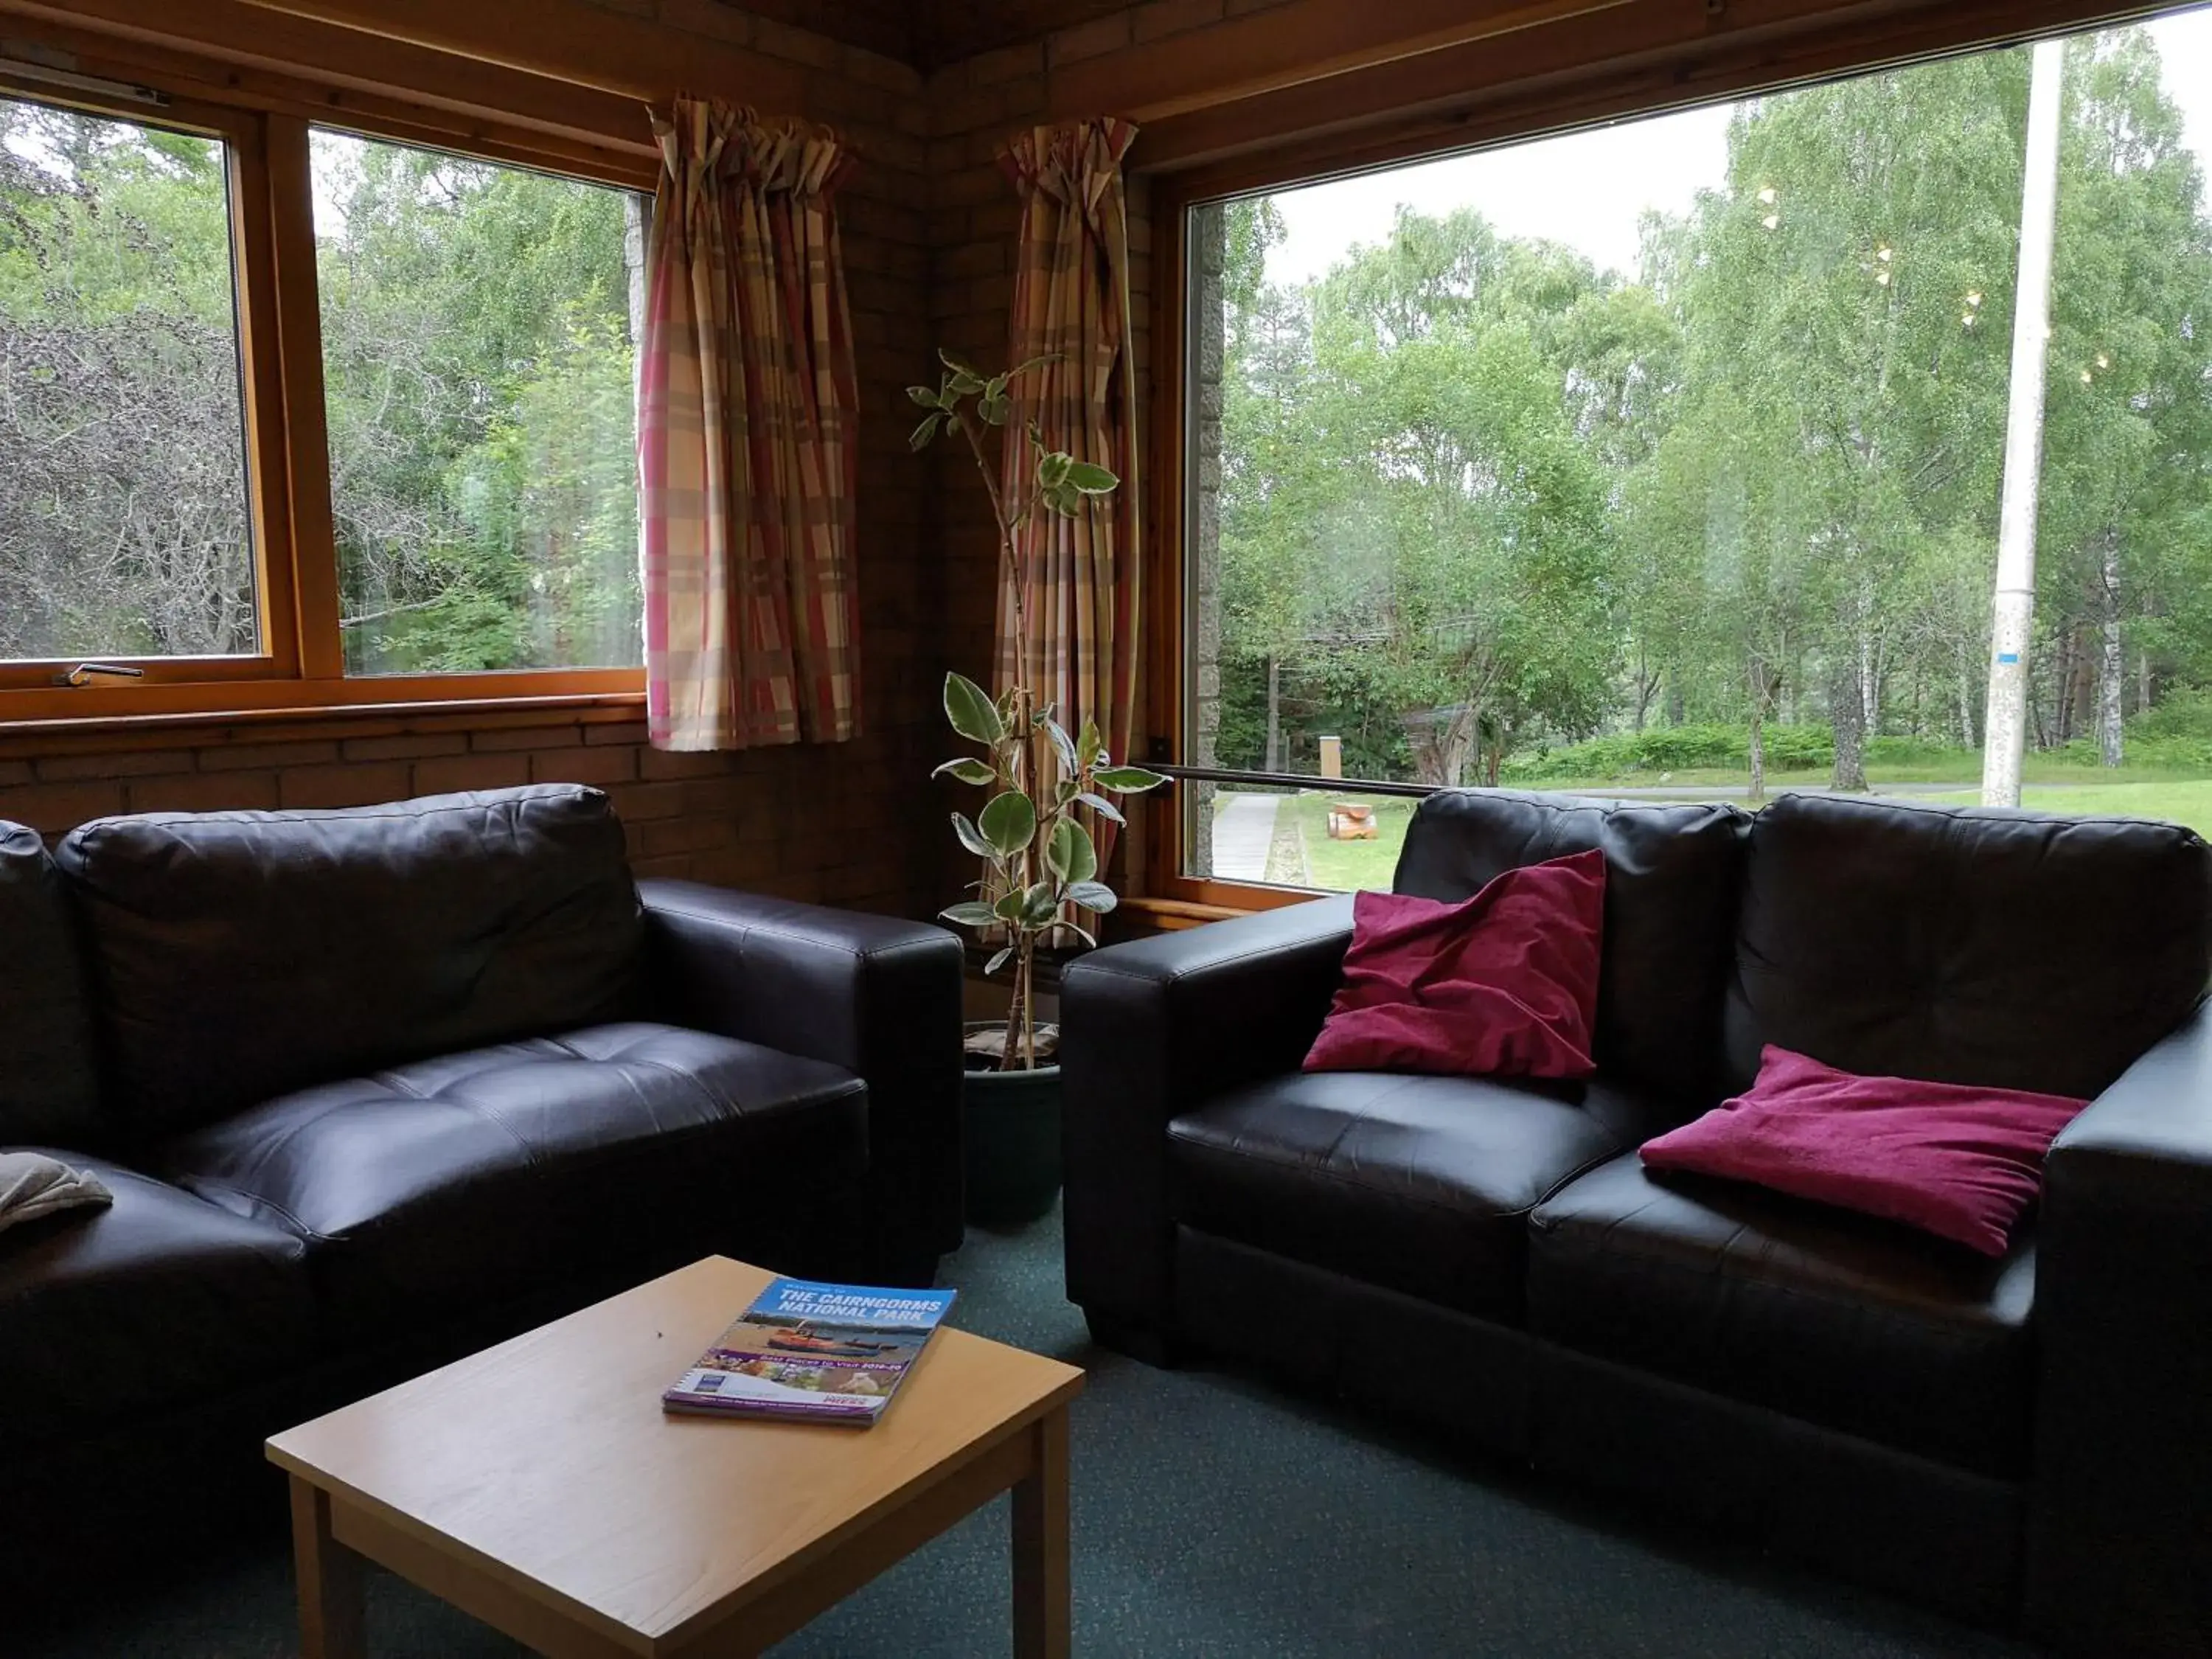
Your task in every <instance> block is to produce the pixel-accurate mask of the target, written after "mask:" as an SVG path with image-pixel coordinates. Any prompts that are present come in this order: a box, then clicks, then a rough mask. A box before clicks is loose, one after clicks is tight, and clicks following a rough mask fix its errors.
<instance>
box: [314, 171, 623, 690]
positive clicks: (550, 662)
mask: <svg viewBox="0 0 2212 1659" xmlns="http://www.w3.org/2000/svg"><path fill="white" fill-rule="evenodd" d="M313 162H314V195H315V240H316V249H317V275H318V280H319V284H320V289H321V301H322V327H323V374H324V391H325V402H326V407H327V412H328V419H329V428H330V450H331V507H332V510H333V512H334V514H335V516H336V520H337V545H338V577H339V605H340V624H341V628H342V631H343V637H344V641H345V660H346V670H347V671H348V672H349V673H352V674H407V673H469V672H477V671H487V670H502V669H547V668H592V667H626V666H632V665H636V664H638V663H640V662H641V661H642V660H643V652H642V646H641V638H640V635H639V629H638V615H639V596H638V576H637V482H636V480H637V464H636V399H635V372H636V349H635V343H634V342H635V326H636V310H637V308H638V307H639V306H640V303H641V294H642V289H641V286H639V285H637V284H636V283H635V281H634V279H635V277H636V276H638V275H639V274H640V271H641V262H642V258H643V252H642V250H643V235H642V231H643V215H644V209H645V204H644V203H643V201H642V199H641V198H640V197H637V196H635V194H633V193H631V192H629V191H619V190H612V189H609V188H606V187H605V186H603V185H589V184H583V183H580V182H578V181H576V180H574V179H556V178H552V177H550V176H548V175H546V174H544V173H531V172H527V171H526V170H524V169H522V168H519V167H500V166H495V165H494V164H492V163H490V162H486V161H472V160H469V159H465V158H464V157H461V156H457V155H447V154H445V153H443V152H441V151H436V150H427V149H413V148H410V147H408V146H404V145H399V144H388V143H379V142H376V141H374V140H370V139H365V138H357V137H351V136H349V135H347V134H343V133H335V132H320V131H319V132H317V133H316V134H315V135H314V141H313Z"/></svg>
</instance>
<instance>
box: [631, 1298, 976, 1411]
mask: <svg viewBox="0 0 2212 1659" xmlns="http://www.w3.org/2000/svg"><path fill="white" fill-rule="evenodd" d="M957 1294H958V1292H957V1291H902V1290H886V1289H883V1288H880V1287H878V1286H875V1285H825V1284H822V1283H819V1282H817V1281H816V1280H813V1279H775V1280H774V1281H772V1282H771V1283H770V1284H769V1287H768V1288H767V1289H766V1290H764V1291H762V1292H761V1293H760V1295H759V1297H757V1298H756V1299H755V1301H754V1303H753V1305H752V1306H751V1307H750V1308H748V1309H746V1310H745V1312H744V1316H743V1317H742V1318H740V1319H739V1320H738V1322H737V1323H736V1324H734V1325H732V1326H731V1327H730V1328H729V1329H728V1330H726V1331H725V1332H723V1333H722V1334H721V1337H720V1340H717V1341H716V1342H715V1344H714V1346H713V1347H711V1348H709V1349H708V1350H707V1352H705V1353H703V1354H702V1355H701V1356H700V1358H699V1363H698V1364H696V1365H694V1366H693V1367H692V1368H691V1369H690V1370H688V1371H686V1372H684V1375H683V1376H680V1377H678V1378H677V1380H676V1383H675V1386H674V1387H672V1388H671V1389H669V1390H668V1391H667V1392H666V1393H665V1394H664V1395H661V1396H660V1403H661V1406H662V1407H663V1408H664V1409H665V1410H667V1411H671V1412H696V1413H702V1414H703V1415H707V1416H714V1417H781V1418H790V1419H798V1420H801V1421H805V1422H812V1423H843V1424H848V1425H853V1426H854V1427H860V1428H865V1427H866V1426H867V1425H869V1424H871V1423H873V1422H874V1421H875V1420H876V1419H878V1418H879V1417H881V1416H882V1415H883V1414H884V1407H887V1406H888V1405H890V1400H891V1395H893V1394H894V1393H896V1391H897V1389H898V1385H899V1383H901V1382H902V1381H903V1380H904V1379H905V1376H906V1374H907V1372H908V1370H909V1369H911V1368H912V1366H913V1364H914V1363H915V1360H917V1359H919V1358H921V1351H922V1349H923V1347H924V1346H926V1345H927V1343H928V1341H929V1336H930V1333H931V1332H932V1331H934V1330H935V1329H936V1328H937V1327H938V1324H939V1322H940V1321H942V1320H943V1319H944V1317H945V1310H946V1309H948V1308H950V1307H951V1305H952V1298H953V1297H955V1296H956V1295H957Z"/></svg>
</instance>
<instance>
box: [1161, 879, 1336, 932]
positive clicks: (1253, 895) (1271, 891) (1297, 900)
mask: <svg viewBox="0 0 2212 1659" xmlns="http://www.w3.org/2000/svg"><path fill="white" fill-rule="evenodd" d="M1207 886H1208V888H1209V890H1212V891H1213V892H1215V893H1217V894H1218V893H1222V892H1223V890H1224V889H1228V890H1230V891H1231V892H1232V893H1233V894H1234V897H1231V898H1229V899H1228V901H1227V902H1221V901H1219V900H1206V901H1200V900H1197V899H1180V898H1160V897H1154V896H1133V897H1130V898H1125V899H1123V900H1122V901H1121V905H1120V907H1119V908H1121V909H1122V910H1127V911H1130V912H1132V913H1133V914H1134V915H1139V916H1142V917H1144V918H1145V920H1146V921H1147V922H1149V923H1150V924H1151V925H1152V927H1156V928H1158V929H1159V930H1160V931H1162V932H1164V933H1173V932H1177V931H1180V930H1181V929H1182V928H1186V927H1204V926H1205V925H1206V923H1207V922H1209V921H1235V920H1236V919H1237V917H1239V916H1249V915H1257V914H1259V913H1260V912H1261V911H1262V910H1279V909H1282V908H1284V907H1285V906H1286V905H1292V904H1303V903H1304V902H1307V901H1308V900H1310V899H1319V898H1327V897H1328V896H1329V895H1328V894H1327V893H1324V892H1322V891H1320V890H1318V889H1310V888H1304V887H1261V886H1256V885H1254V886H1247V887H1243V889H1242V890H1238V884H1237V883H1233V882H1209V883H1208V884H1207ZM1247 896H1249V902H1240V901H1243V900H1244V899H1245V898H1246V897H1247Z"/></svg>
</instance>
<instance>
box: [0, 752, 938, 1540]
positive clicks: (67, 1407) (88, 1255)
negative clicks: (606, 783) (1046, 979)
mask: <svg viewBox="0 0 2212 1659" xmlns="http://www.w3.org/2000/svg"><path fill="white" fill-rule="evenodd" d="M962 973H963V969H962V958H961V951H960V945H959V943H958V941H957V939H954V938H953V937H952V936H951V934H949V933H945V931H943V930H942V929H939V928H936V927H927V926H922V925H919V924H915V923H909V922H904V921H893V920H889V919H885V918H882V917H877V916H868V915H850V914H845V913H841V912H836V911H832V910H826V909H821V908H815V907H812V906H808V905H803V904H794V903H787V902H781V901H777V900H773V899H766V898H759V897H753V896H747V895H744V894H742V893H736V892H729V891H724V890H719V889H715V888H711V887H706V886H701V885H697V884H691V883H686V882H671V881H647V882H644V883H633V881H632V879H631V875H630V871H629V866H628V865H627V863H626V861H625V859H624V854H623V828H622V825H621V823H619V822H618V820H617V817H615V814H614V813H613V811H612V810H611V807H610V806H609V804H608V801H607V799H606V797H605V795H603V794H602V793H599V791H597V790H593V789H587V788H582V787H574V786H568V785H559V786H544V787H533V788H528V789H516V790H503V791H498V792H492V793H483V794H466V795H448V796H440V797H434V798H431V799H422V800H414V801H404V802H398V803H395V804H393V805H386V806H378V807H372V808H366V809H362V810H358V811H328V812H287V813H258V812H226V813H210V814H202V815H191V814H170V815H154V816H146V817H125V818H108V819H103V820H100V821H97V822H94V823H88V824H87V825H84V826H83V827H82V828H80V829H76V830H75V831H74V832H72V833H71V834H70V836H68V837H67V838H66V839H65V840H64V842H62V843H61V845H60V847H59V848H58V856H56V857H49V855H48V854H47V851H46V848H45V847H44V846H43V845H41V843H40V840H39V838H38V837H37V836H34V835H33V834H32V833H31V832H30V831H29V830H27V829H21V828H19V827H17V826H15V825H10V824H0V1147H12V1148H21V1147H32V1148H37V1149H40V1150H46V1151H51V1152H54V1153H56V1154H57V1155H58V1156H59V1157H61V1158H64V1160H65V1161H67V1162H69V1163H71V1164H78V1165H82V1166H88V1167H90V1168H91V1169H92V1170H94V1171H96V1172H97V1173H98V1174H99V1175H100V1177H101V1179H102V1180H104V1181H105V1182H106V1184H107V1185H108V1186H109V1187H110V1188H112V1190H113V1192H114V1203H113V1206H112V1207H111V1208H108V1209H106V1210H101V1211H94V1212H76V1213H74V1214H70V1215H64V1216H58V1217H54V1218H47V1219H42V1220H40V1221H35V1222H31V1223H27V1224H24V1225H21V1226H19V1227H16V1228H13V1229H10V1230H7V1231H0V1466H4V1467H6V1468H8V1470H9V1487H10V1490H11V1492H14V1493H15V1498H14V1499H12V1500H11V1502H10V1504H9V1506H8V1514H7V1516H6V1518H5V1522H4V1529H5V1534H6V1538H5V1541H4V1543H0V1559H4V1561H5V1563H6V1565H7V1566H9V1568H11V1569H21V1568H23V1567H25V1566H26V1565H27V1564H33V1563H40V1562H46V1561H50V1560H52V1559H55V1558H56V1557H57V1556H58V1555H62V1554H65V1553H66V1551H65V1550H64V1549H59V1548H58V1547H57V1546H58V1545H59V1544H61V1543H62V1542H64V1541H68V1542H70V1543H71V1544H75V1543H80V1542H81V1540H76V1539H73V1537H72V1528H71V1527H70V1525H69V1524H68V1522H69V1521H70V1520H71V1519H72V1518H87V1517H88V1519H89V1521H90V1522H91V1524H92V1526H93V1527H94V1529H99V1528H106V1530H108V1531H109V1532H111V1533H112V1530H113V1529H114V1528H115V1526H116V1524H117V1522H118V1519H119V1518H121V1517H124V1516H131V1517H134V1518H135V1517H137V1516H139V1515H140V1514H141V1513H142V1512H143V1511H145V1510H147V1509H149V1506H150V1507H156V1508H166V1509H172V1510H182V1511H183V1512H184V1513H185V1514H188V1515H189V1514H195V1513H197V1512H198V1510H200V1508H201V1507H202V1505H203V1503H204V1502H205V1503H207V1504H212V1503H213V1502H214V1500H215V1498H216V1491H217V1489H218V1488H221V1489H224V1490H228V1489H230V1488H232V1487H238V1488H240V1489H241V1490H243V1489H246V1488H247V1487H248V1486H250V1485H251V1482H252V1471H253V1469H254V1468H255V1467H256V1466H257V1465H258V1446H257V1445H256V1442H257V1441H258V1438H259V1437H261V1436H263V1435H265V1434H267V1433H269V1432H271V1431H274V1430H276V1429H277V1428H281V1427H283V1426H285V1425H286V1424H287V1423H289V1422H290V1421H295V1420H297V1419H299V1418H300V1417H301V1416H303V1415H306V1414H308V1413H311V1412H313V1411H319V1410H321V1409H325V1408H326V1407H330V1406H331V1405H335V1404H337V1403H339V1402H340V1401H343V1400H344V1399H346V1398H349V1397H352V1396H353V1395H357V1394H358V1393H360V1392H362V1391H363V1390H364V1389H368V1388H371V1387H374V1386H377V1385H380V1384H381V1383H385V1382H388V1381H391V1380H394V1379H395V1378H396V1377H398V1376H402V1375H405V1374H407V1373H409V1372H411V1371H413V1370H418V1369H421V1368H422V1367H423V1366H425V1365H428V1364H435V1363H439V1362H441V1361H443V1360H445V1359H447V1358H453V1357H454V1356H455V1355H457V1354H459V1353H460V1352H466V1351H467V1350H468V1349H469V1348H470V1347H471V1346H476V1345H477V1344H478V1343H481V1342H482V1341H484V1340H489V1339H491V1338H493V1337H496V1336H499V1335H502V1334H507V1333H510V1332H512V1331H513V1330H516V1329H520V1328H525V1327H526V1326H527V1325H529V1324H531V1323H532V1322H537V1321H538V1320H541V1319H543V1318H545V1317H550V1316H553V1315H555V1314H557V1313H560V1312H562V1311H565V1310H568V1309H569V1308H573V1307H575V1306H579V1305H581V1304H583V1303H584V1302H586V1301H588V1300H590V1299H592V1298H593V1297H596V1296H598V1295H600V1294H605V1293H608V1292H611V1291H614V1290H616V1289H619V1288H622V1287H623V1286H625V1285H629V1284H634V1283H637V1282H639V1281H641V1280H642V1279H647V1278H649V1277H651V1276H653V1274H656V1273H661V1272H664V1271H665V1270H667V1269H670V1268H671V1267H677V1266H679V1265H681V1264H682V1263H684V1262H685V1261H690V1260H692V1259H695V1258H696V1257H698V1256H700V1255H706V1254H709V1253H712V1252H716V1251H720V1252H723V1253H726V1254H730V1255H738V1256H742V1257H746V1258H750V1259H752V1260H755V1261H760V1262H763V1263H764V1264H766V1265H769V1266H773V1267H779V1268H783V1269H786V1270H788V1271H795V1272H802V1273H823V1274H832V1273H834V1274H837V1275H840V1276H843V1275H867V1276H870V1277H873V1278H878V1279H894V1280H908V1281H912V1280H926V1279H927V1275H928V1274H929V1273H930V1272H931V1271H932V1270H933V1267H934V1264H935V1260H936V1257H937V1255H938V1254H939V1252H941V1251H944V1250H947V1249H951V1248H952V1247H954V1246H955V1245H957V1243H958V1242H959V1239H960V1234H961V1209H960V1198H961V1194H960V1138H959V1101H960V1079H961V1060H960V1054H959V1033H960V1012H959V1011H960V994H961V981H962ZM737 1312H738V1310H735V1309H732V1316H735V1314H736V1313H737ZM689 1358H690V1356H688V1355H677V1354H674V1353H671V1356H670V1365H671V1372H670V1375H671V1376H673V1375H674V1374H675V1371H676V1370H678V1369H680V1368H681V1366H682V1365H683V1364H685V1363H688V1360H689ZM170 1500H174V1501H170ZM276 1507H277V1508H278V1509H281V1504H279V1505H277V1506H276ZM134 1524H135V1519H134Z"/></svg>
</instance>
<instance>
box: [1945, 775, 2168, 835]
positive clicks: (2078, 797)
mask: <svg viewBox="0 0 2212 1659" xmlns="http://www.w3.org/2000/svg"><path fill="white" fill-rule="evenodd" d="M1926 799H1929V800H1931V801H1942V802H1943V803H1945V804H1947V805H1961V806H1964V805H1972V804H1973V803H1974V802H1975V801H1978V800H1979V799H1981V794H1980V792H1979V791H1978V790H1964V791H1961V792H1960V793H1958V794H1955V795H1950V794H1946V795H1929V796H1928V797H1926ZM2020 804H2021V805H2022V806H2024V807H2026V808H2027V810H2028V811H2031V812H2058V813H2067V812H2081V813H2091V814H2096V815H2100V816H2102V817H2126V818H2165V819H2166V820H2168V821H2169V822H2171V823H2185V824H2187V825H2188V826H2189V827H2190V828H2191V829H2194V830H2196V831H2197V834H2199V835H2201V836H2208V837H2212V778H2166V779H2160V780H2158V781H2151V782H2123V783H2087V784H2081V785H2078V786H2075V787H2069V788H2061V789H2048V788H2038V787H2034V786H2033V784H2031V785H2030V786H2029V787H2027V789H2026V790H2024V791H2023V792H2022V793H2021V801H2020Z"/></svg>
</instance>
